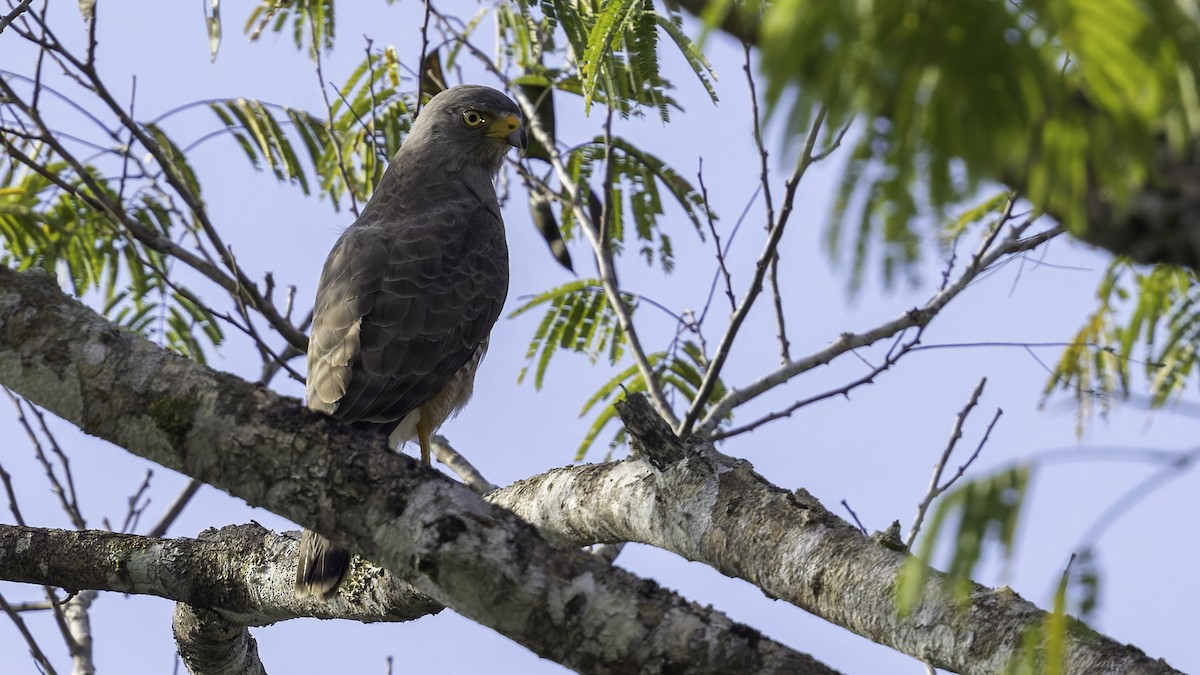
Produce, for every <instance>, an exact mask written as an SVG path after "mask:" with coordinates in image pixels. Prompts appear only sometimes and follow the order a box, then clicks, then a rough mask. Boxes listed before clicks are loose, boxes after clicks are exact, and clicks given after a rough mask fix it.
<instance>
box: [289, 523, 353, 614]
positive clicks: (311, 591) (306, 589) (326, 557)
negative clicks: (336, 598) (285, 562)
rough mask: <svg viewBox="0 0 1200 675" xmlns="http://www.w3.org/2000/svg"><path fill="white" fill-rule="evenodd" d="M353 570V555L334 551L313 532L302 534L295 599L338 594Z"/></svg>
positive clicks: (347, 552) (323, 539)
mask: <svg viewBox="0 0 1200 675" xmlns="http://www.w3.org/2000/svg"><path fill="white" fill-rule="evenodd" d="M348 567H350V552H349V551H347V550H346V549H344V548H337V547H335V546H334V545H333V544H332V543H330V541H329V540H328V539H326V538H325V537H322V536H321V535H319V534H317V533H316V532H313V531H311V530H304V531H303V532H301V533H300V555H299V556H298V560H297V562H296V597H297V598H307V597H313V598H326V597H329V596H330V595H333V593H334V591H336V590H337V585H338V583H339V582H340V581H341V580H342V577H343V576H345V574H346V569H347V568H348Z"/></svg>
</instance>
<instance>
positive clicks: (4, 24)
mask: <svg viewBox="0 0 1200 675" xmlns="http://www.w3.org/2000/svg"><path fill="white" fill-rule="evenodd" d="M32 4H33V0H21V2H19V3H17V6H16V7H14V8H13V10H12V11H11V12H9V13H8V14H5V15H4V16H2V17H0V33H3V32H4V29H5V28H8V24H10V23H12V22H13V21H16V20H17V17H18V16H21V14H22V13H23V12H24V11H25V10H27V9H29V6H30V5H32Z"/></svg>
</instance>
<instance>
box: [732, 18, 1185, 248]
mask: <svg viewBox="0 0 1200 675" xmlns="http://www.w3.org/2000/svg"><path fill="white" fill-rule="evenodd" d="M746 4H748V5H750V6H751V8H750V11H762V12H765V16H764V18H763V21H762V23H761V25H762V46H763V62H762V64H763V69H764V71H765V72H766V74H767V77H768V96H769V100H770V101H771V102H772V105H773V109H774V110H776V111H780V110H781V108H782V107H783V106H784V105H785V102H786V103H787V105H788V106H789V110H786V111H781V112H782V113H783V114H785V115H787V116H788V117H789V118H790V121H791V124H792V125H794V128H795V129H796V130H797V131H800V130H802V129H805V128H807V126H808V124H809V122H810V121H811V119H812V116H813V114H814V110H815V109H816V108H817V107H818V106H824V107H825V110H826V111H827V113H828V118H827V119H828V120H829V122H830V123H831V124H832V126H833V127H835V128H836V127H839V126H841V125H843V124H845V123H846V122H847V121H849V120H851V119H852V118H857V119H859V120H860V121H861V124H860V125H859V129H860V130H861V134H860V136H859V138H858V140H857V142H856V145H855V149H854V152H853V157H852V159H851V162H850V165H849V166H848V168H847V170H846V174H845V179H844V180H843V183H842V194H841V199H840V200H839V202H838V209H837V214H838V215H839V216H841V217H844V216H845V215H846V214H847V213H848V211H849V210H848V209H847V206H848V205H849V204H861V206H862V210H863V212H864V213H863V215H862V216H861V219H860V221H859V223H858V236H860V237H862V236H871V237H877V238H879V239H882V240H883V241H885V242H887V243H888V244H889V245H891V246H894V247H895V248H894V251H893V252H892V255H893V259H894V260H895V261H897V262H911V261H912V260H913V259H915V258H916V256H917V254H918V252H919V248H918V247H916V246H914V245H913V241H914V239H913V230H912V227H911V223H912V222H913V220H914V218H916V217H917V216H918V214H919V213H920V212H922V211H923V210H924V209H926V208H929V209H931V210H932V212H933V213H934V214H938V213H939V212H940V210H941V209H943V208H944V207H946V206H948V205H951V204H954V203H956V202H958V201H960V200H961V199H963V198H964V197H966V196H968V195H970V194H973V193H974V192H975V191H976V190H977V189H978V188H979V186H980V185H981V183H982V181H985V180H999V181H1004V182H1008V183H1009V184H1011V185H1013V186H1014V187H1018V188H1020V189H1021V191H1022V193H1023V194H1024V195H1025V196H1026V197H1028V198H1029V199H1030V201H1032V202H1033V203H1034V204H1036V205H1037V206H1038V207H1039V208H1041V209H1042V210H1044V211H1046V212H1048V213H1051V214H1053V215H1055V217H1057V218H1059V219H1060V220H1062V221H1063V222H1064V223H1065V224H1066V225H1067V226H1068V227H1069V228H1071V229H1072V230H1074V231H1076V232H1078V231H1082V230H1084V229H1086V227H1087V222H1086V218H1085V213H1084V208H1085V205H1086V204H1087V200H1086V199H1085V195H1086V194H1087V192H1088V190H1089V189H1094V188H1096V187H1100V188H1102V189H1103V190H1105V193H1106V194H1107V195H1110V196H1112V197H1113V198H1114V199H1115V200H1117V201H1118V202H1120V201H1121V200H1122V199H1124V198H1126V197H1128V196H1129V195H1130V194H1131V193H1132V191H1133V190H1134V189H1135V188H1136V187H1137V186H1139V185H1141V184H1142V182H1143V181H1144V179H1145V177H1146V175H1147V172H1148V168H1149V167H1150V166H1151V164H1152V163H1153V161H1154V160H1155V153H1156V152H1158V151H1159V149H1160V148H1161V147H1162V145H1161V139H1163V138H1167V139H1169V140H1170V141H1171V143H1172V145H1173V147H1174V148H1176V149H1179V148H1181V147H1182V145H1183V144H1184V143H1185V142H1187V141H1188V140H1189V139H1191V138H1194V137H1195V136H1196V133H1197V131H1200V97H1198V96H1197V94H1196V92H1197V91H1198V90H1200V48H1197V46H1198V45H1200V21H1197V17H1196V15H1195V12H1194V8H1192V9H1188V5H1187V3H1179V2H1177V1H1176V0H1031V1H1024V2H1020V3H1013V2H995V1H993V0H934V1H933V2H922V3H904V2H899V3H898V2H890V1H888V0H867V1H865V2H853V3H846V2H817V1H815V0H777V1H775V2H771V3H760V2H750V3H746ZM787 91H793V92H795V94H796V96H795V97H794V98H793V97H789V96H785V95H784V94H785V92H787ZM793 103H794V105H792V104H793ZM918 186H920V187H918ZM842 227H846V224H845V223H844V222H843V223H842Z"/></svg>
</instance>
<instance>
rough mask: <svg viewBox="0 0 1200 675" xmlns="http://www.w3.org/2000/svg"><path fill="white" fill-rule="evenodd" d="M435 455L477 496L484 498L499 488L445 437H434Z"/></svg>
mask: <svg viewBox="0 0 1200 675" xmlns="http://www.w3.org/2000/svg"><path fill="white" fill-rule="evenodd" d="M433 454H434V455H436V456H437V458H438V461H439V462H441V463H442V464H445V465H446V466H448V467H450V470H451V471H453V472H454V473H455V475H457V476H458V477H459V478H461V479H462V482H463V483H466V485H467V487H469V488H471V489H472V490H474V491H475V493H476V494H478V495H480V496H483V495H486V494H487V493H489V492H491V491H492V490H495V489H496V488H497V486H496V484H494V483H492V482H491V481H489V480H488V479H486V478H484V477H483V474H482V473H480V472H479V469H476V468H475V465H473V464H471V463H470V462H469V461H467V458H466V457H463V456H462V454H461V453H459V452H458V451H457V450H455V449H454V446H452V445H450V441H448V440H446V437H445V436H440V435H439V436H434V437H433Z"/></svg>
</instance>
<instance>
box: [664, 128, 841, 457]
mask: <svg viewBox="0 0 1200 675" xmlns="http://www.w3.org/2000/svg"><path fill="white" fill-rule="evenodd" d="M824 123H825V107H824V106H822V107H821V109H820V110H818V111H817V115H816V117H815V118H814V119H813V123H812V127H811V128H809V130H808V137H807V139H806V140H805V143H804V151H803V152H802V153H801V154H800V157H799V158H798V159H797V160H796V168H795V169H793V171H792V175H791V177H789V178H788V180H787V182H786V183H785V184H784V190H785V194H784V201H783V207H782V208H781V209H780V211H779V216H778V217H777V218H776V219H775V220H774V221H773V222H772V223H771V229H770V232H769V233H768V235H767V243H766V245H765V246H764V247H763V252H762V255H760V256H759V258H758V263H757V265H756V268H755V271H754V279H753V280H752V281H751V282H750V288H748V289H747V290H746V295H745V296H744V297H743V298H742V302H741V304H740V305H738V308H737V311H736V312H734V313H733V317H732V318H730V320H729V327H728V328H727V329H726V331H725V335H724V336H722V338H721V342H720V343H719V344H718V345H717V351H716V354H715V355H714V356H713V359H712V363H711V364H710V366H709V367H708V369H707V370H705V372H704V380H703V381H702V382H701V384H700V387H699V388H698V389H697V390H696V396H695V398H693V399H692V405H691V407H690V408H689V409H688V412H687V415H686V416H685V417H684V419H683V422H682V424H678V425H675V428H676V429H677V430H678V433H679V436H681V437H687V436H690V435H691V434H692V428H693V427H694V426H695V424H696V422H697V421H698V420H699V419H700V413H701V412H702V411H703V410H704V406H705V404H706V403H708V397H709V396H710V395H711V394H712V391H713V388H714V387H716V384H717V380H718V379H719V378H720V376H721V369H722V367H724V365H725V360H726V359H727V358H729V353H730V351H731V350H732V349H733V341H734V340H735V339H736V338H737V335H738V333H739V332H740V331H741V327H742V323H743V322H744V321H745V320H746V317H747V316H748V315H749V314H750V309H751V307H753V306H754V301H755V299H757V298H758V295H759V294H760V293H761V292H762V287H763V277H764V276H765V275H766V272H767V268H768V267H769V266H770V262H771V259H772V258H773V257H774V256H775V252H776V250H777V249H778V248H779V241H780V239H782V238H783V231H784V227H786V226H787V223H788V220H789V218H790V216H791V214H792V205H793V203H794V200H795V196H796V188H797V186H799V184H800V179H801V178H803V177H804V173H805V171H807V170H808V167H809V166H811V165H812V163H813V158H812V151H813V146H814V145H815V144H816V142H817V134H818V133H819V132H820V130H821V126H822V125H823V124H824ZM710 414H711V413H710Z"/></svg>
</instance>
